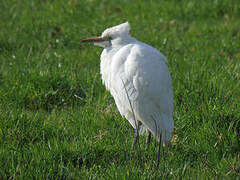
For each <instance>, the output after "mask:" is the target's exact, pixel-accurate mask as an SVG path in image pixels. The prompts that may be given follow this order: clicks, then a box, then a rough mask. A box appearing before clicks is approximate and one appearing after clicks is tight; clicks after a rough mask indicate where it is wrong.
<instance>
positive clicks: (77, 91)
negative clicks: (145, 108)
mask: <svg viewBox="0 0 240 180" xmlns="http://www.w3.org/2000/svg"><path fill="white" fill-rule="evenodd" d="M0 17H1V20H0V179H240V29H239V27H240V2H239V1H237V0H215V1H212V0H205V1H197V0H191V1H187V0H181V1H179V0H169V1H163V0H158V1H147V0H133V1H127V0H121V1H120V0H115V1H106V0H102V1H100V0H86V1H84V0H79V1H77V0H68V1H66V0H52V1H48V0H44V1H43V0H35V1H30V0H21V1H18V0H8V1H2V2H1V3H0ZM126 21H128V22H129V23H130V25H131V27H132V30H131V34H132V35H133V36H134V37H136V38H137V39H138V40H140V41H144V42H146V43H148V44H150V45H152V46H154V47H155V48H157V49H159V50H160V51H161V52H162V53H163V54H165V56H166V57H167V58H168V59H169V62H168V67H169V71H170V73H171V76H172V81H173V87H174V121H175V129H174V136H173V139H172V145H171V146H170V147H169V148H167V147H165V148H163V147H162V148H161V149H160V159H159V165H158V158H157V150H156V145H155V142H154V141H152V142H151V144H150V147H149V148H148V149H146V148H145V143H144V140H145V137H141V138H140V142H139V144H138V145H137V146H136V148H135V149H134V150H131V141H132V138H133V129H132V128H131V126H130V124H129V123H128V121H127V120H126V119H124V118H123V117H121V115H120V114H119V112H118V110H117V108H116V106H115V103H114V100H113V98H112V97H111V95H110V94H109V92H107V91H106V90H105V88H104V86H103V85H102V82H101V76H100V70H99V69H100V68H99V64H100V53H101V51H102V49H101V48H99V47H94V46H93V45H91V44H82V43H81V42H80V40H81V39H84V38H86V37H91V36H96V35H100V34H101V33H102V31H103V30H105V29H106V28H107V27H111V26H114V25H117V24H120V23H123V22H126Z"/></svg>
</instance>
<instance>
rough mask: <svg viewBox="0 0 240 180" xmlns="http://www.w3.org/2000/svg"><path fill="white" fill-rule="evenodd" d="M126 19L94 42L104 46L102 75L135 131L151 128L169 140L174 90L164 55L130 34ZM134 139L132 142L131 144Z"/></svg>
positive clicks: (165, 141)
mask: <svg viewBox="0 0 240 180" xmlns="http://www.w3.org/2000/svg"><path fill="white" fill-rule="evenodd" d="M129 31H130V26H129V23H128V22H126V23H123V24H120V25H118V26H114V27H112V28H108V29H106V30H105V31H104V32H103V33H102V36H101V37H98V38H90V39H86V40H83V42H94V44H95V45H98V46H101V47H104V50H103V52H102V54H101V75H102V81H103V83H104V84H105V86H106V89H107V90H109V91H110V93H111V95H112V96H113V97H114V100H115V103H116V105H117V108H118V110H119V112H120V113H121V115H122V116H124V117H125V118H126V119H127V120H128V121H129V122H130V124H131V125H132V127H133V128H134V129H137V135H136V136H135V138H136V139H137V137H138V132H140V134H141V133H143V132H145V131H146V130H147V131H148V132H151V133H152V134H153V135H154V136H155V137H156V138H157V139H158V140H160V137H162V139H161V141H162V142H163V143H164V144H169V142H170V140H171V134H172V131H173V128H174V123H173V91H172V84H171V77H170V74H169V72H168V68H167V65H166V62H167V58H166V57H165V56H164V55H163V54H161V53H160V52H159V51H158V50H157V49H155V48H153V47H151V46H149V45H147V44H145V43H143V42H139V41H137V40H136V39H135V38H133V37H131V36H130V35H129ZM149 138H150V135H149ZM135 143H136V140H135V142H133V145H134V144H135Z"/></svg>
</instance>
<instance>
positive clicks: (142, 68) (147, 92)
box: [111, 43, 173, 133]
mask: <svg viewBox="0 0 240 180" xmlns="http://www.w3.org/2000/svg"><path fill="white" fill-rule="evenodd" d="M122 51H123V52H121V51H120V52H119V53H116V55H115V56H114V57H115V59H113V61H114V63H113V64H112V68H111V70H112V71H113V72H111V74H114V75H113V76H112V77H113V79H112V82H113V83H114V84H113V86H112V87H113V88H112V89H113V90H112V91H111V93H112V95H113V97H114V99H115V102H116V104H117V106H118V109H119V111H120V113H121V114H122V115H124V116H125V117H126V118H127V119H128V120H129V122H130V123H131V124H132V126H133V127H135V122H134V120H132V119H131V117H132V116H133V114H134V115H135V116H136V117H135V118H136V119H138V120H140V121H142V123H143V124H144V125H145V126H146V127H147V128H148V129H149V130H151V131H152V132H153V133H154V131H155V130H154V128H156V124H157V126H159V127H160V126H161V127H163V128H164V129H167V130H169V131H170V132H171V131H172V129H173V120H172V112H173V95H172V85H171V77H170V74H169V72H168V68H167V65H166V63H165V62H166V58H164V56H163V55H162V54H161V53H160V52H159V51H157V50H156V49H154V48H152V47H151V46H148V45H146V44H143V43H139V44H135V45H132V46H131V47H128V48H126V49H125V50H124V49H123V50H122ZM121 54H124V56H125V57H124V60H123V59H122V60H120V59H119V57H122V56H121ZM119 63H120V64H121V63H122V64H121V65H122V66H120V65H119ZM119 67H121V68H119ZM118 68H119V69H118ZM131 106H132V107H131ZM132 111H134V112H132ZM154 119H155V120H154ZM155 121H156V122H155Z"/></svg>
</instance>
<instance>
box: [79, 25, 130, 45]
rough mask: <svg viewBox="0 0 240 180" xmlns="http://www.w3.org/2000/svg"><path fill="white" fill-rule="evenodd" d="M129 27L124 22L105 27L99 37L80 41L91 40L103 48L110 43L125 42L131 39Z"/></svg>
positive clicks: (118, 43) (119, 43)
mask: <svg viewBox="0 0 240 180" xmlns="http://www.w3.org/2000/svg"><path fill="white" fill-rule="evenodd" d="M130 29H131V28H130V25H129V23H128V22H125V23H122V24H119V25H117V26H114V27H111V28H108V29H106V30H105V31H103V33H102V35H101V36H100V37H95V38H88V39H84V40H82V42H93V43H94V45H97V46H101V47H104V48H105V47H109V46H112V45H113V46H114V45H116V46H117V45H121V44H126V43H128V42H129V40H130V39H131V37H130V35H129V31H130Z"/></svg>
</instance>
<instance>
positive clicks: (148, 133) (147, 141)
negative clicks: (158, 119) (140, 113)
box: [146, 130, 151, 147]
mask: <svg viewBox="0 0 240 180" xmlns="http://www.w3.org/2000/svg"><path fill="white" fill-rule="evenodd" d="M150 140H151V132H150V131H149V130H147V139H146V144H147V147H148V146H149V142H150Z"/></svg>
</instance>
